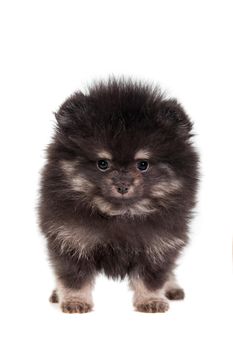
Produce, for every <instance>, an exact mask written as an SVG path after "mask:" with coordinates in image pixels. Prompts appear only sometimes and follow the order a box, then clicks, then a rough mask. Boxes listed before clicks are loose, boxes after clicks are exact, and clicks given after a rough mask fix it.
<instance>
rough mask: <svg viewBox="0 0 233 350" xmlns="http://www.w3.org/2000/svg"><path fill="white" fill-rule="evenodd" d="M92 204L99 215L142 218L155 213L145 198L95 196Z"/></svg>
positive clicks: (150, 203)
mask: <svg viewBox="0 0 233 350" xmlns="http://www.w3.org/2000/svg"><path fill="white" fill-rule="evenodd" d="M93 204H94V206H95V207H96V208H97V209H98V210H99V211H100V212H101V213H104V214H107V215H109V216H144V215H148V214H150V213H152V212H154V211H155V208H154V207H153V206H152V202H151V201H150V200H149V199H147V198H137V197H130V198H124V196H122V198H119V197H102V196H96V197H95V198H94V199H93Z"/></svg>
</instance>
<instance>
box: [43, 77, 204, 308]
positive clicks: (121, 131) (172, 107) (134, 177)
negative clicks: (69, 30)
mask: <svg viewBox="0 0 233 350" xmlns="http://www.w3.org/2000/svg"><path fill="white" fill-rule="evenodd" d="M55 116H56V120H57V124H56V131H55V134H54V136H53V140H52V143H51V144H50V145H49V147H48V149H47V164H46V165H45V167H44V170H43V173H42V179H41V189H40V203H39V218H40V220H39V222H40V227H41V230H42V232H43V234H44V235H45V237H46V239H47V246H48V253H49V258H50V261H51V263H52V266H53V269H54V272H55V275H56V281H57V286H56V290H54V291H53V293H52V295H51V298H50V300H51V302H59V304H60V306H61V309H62V311H63V312H67V313H84V312H88V311H90V310H92V308H93V301H92V288H93V284H94V279H95V276H96V275H97V273H99V272H104V273H105V274H106V275H107V276H108V277H112V278H114V279H116V278H121V279H123V278H124V277H126V276H128V278H129V283H130V286H131V288H132V289H133V291H134V297H133V304H134V307H135V309H136V310H137V311H141V312H165V311H167V310H168V308H169V304H168V300H169V299H170V300H173V299H182V298H183V297H184V291H183V290H182V289H181V288H180V287H179V286H178V284H177V282H176V279H175V275H174V272H173V270H174V267H175V263H176V260H177V258H178V256H179V254H180V252H181V251H182V249H183V248H184V246H185V245H186V244H187V242H188V223H189V221H190V218H191V210H192V208H193V207H194V205H195V195H196V191H197V183H198V155H197V153H196V151H195V149H194V147H193V146H192V141H191V138H192V133H191V129H192V123H191V122H190V120H189V118H188V116H187V114H186V113H185V111H184V109H183V108H182V106H181V105H180V104H179V103H178V102H177V101H176V100H175V99H167V98H166V97H164V95H163V94H162V93H161V92H160V90H159V89H158V88H153V87H152V86H151V85H149V84H146V83H140V82H133V81H131V80H124V79H119V80H117V79H110V80H109V81H107V82H99V83H95V84H93V85H92V86H91V87H90V88H89V90H88V93H86V94H83V93H82V92H76V93H74V94H73V95H72V96H71V97H70V98H68V99H67V100H66V101H65V102H64V104H63V105H62V106H61V107H60V109H59V110H58V112H57V113H56V114H55Z"/></svg>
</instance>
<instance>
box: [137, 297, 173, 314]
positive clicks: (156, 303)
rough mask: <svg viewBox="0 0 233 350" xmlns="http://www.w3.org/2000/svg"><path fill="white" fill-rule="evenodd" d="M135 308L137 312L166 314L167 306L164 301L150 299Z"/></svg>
mask: <svg viewBox="0 0 233 350" xmlns="http://www.w3.org/2000/svg"><path fill="white" fill-rule="evenodd" d="M135 308H136V310H137V311H139V312H148V313H156V312H166V311H167V310H168V309H169V304H168V302H167V301H166V300H165V299H162V298H161V299H150V300H145V301H142V302H140V303H136V304H135Z"/></svg>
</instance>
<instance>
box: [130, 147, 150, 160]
mask: <svg viewBox="0 0 233 350" xmlns="http://www.w3.org/2000/svg"><path fill="white" fill-rule="evenodd" d="M150 157H151V152H150V151H149V150H147V149H140V150H138V151H137V152H136V154H135V156H134V159H149V158H150Z"/></svg>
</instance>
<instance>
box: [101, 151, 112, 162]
mask: <svg viewBox="0 0 233 350" xmlns="http://www.w3.org/2000/svg"><path fill="white" fill-rule="evenodd" d="M97 157H98V158H99V159H110V160H111V159H112V155H111V153H110V152H108V151H106V150H101V151H99V152H98V153H97Z"/></svg>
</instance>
